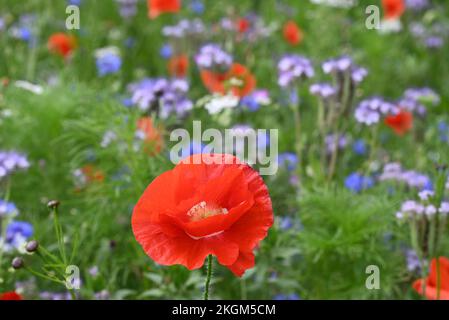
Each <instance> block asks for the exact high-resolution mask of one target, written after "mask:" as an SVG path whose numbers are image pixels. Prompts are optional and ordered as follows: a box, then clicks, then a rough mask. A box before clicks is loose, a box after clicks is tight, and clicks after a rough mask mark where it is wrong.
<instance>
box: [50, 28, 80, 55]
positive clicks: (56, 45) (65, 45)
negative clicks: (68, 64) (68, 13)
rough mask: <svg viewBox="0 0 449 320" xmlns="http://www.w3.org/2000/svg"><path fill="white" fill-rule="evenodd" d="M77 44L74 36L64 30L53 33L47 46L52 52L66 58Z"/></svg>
mask: <svg viewBox="0 0 449 320" xmlns="http://www.w3.org/2000/svg"><path fill="white" fill-rule="evenodd" d="M76 45H77V44H76V39H75V37H74V36H72V35H68V34H65V33H62V32H59V33H54V34H52V35H51V36H50V38H49V39H48V42H47V47H48V49H49V50H50V51H51V52H54V53H56V54H58V55H60V56H61V57H64V58H67V57H68V56H69V55H70V54H71V53H72V52H73V50H74V49H75V48H76Z"/></svg>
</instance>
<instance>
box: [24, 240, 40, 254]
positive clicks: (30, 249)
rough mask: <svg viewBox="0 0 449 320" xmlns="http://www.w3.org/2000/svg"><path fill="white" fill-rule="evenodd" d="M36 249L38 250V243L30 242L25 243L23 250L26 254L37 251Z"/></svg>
mask: <svg viewBox="0 0 449 320" xmlns="http://www.w3.org/2000/svg"><path fill="white" fill-rule="evenodd" d="M37 248H39V242H37V241H36V240H31V241H30V242H28V243H27V245H26V246H25V250H26V251H27V252H34V251H36V250H37Z"/></svg>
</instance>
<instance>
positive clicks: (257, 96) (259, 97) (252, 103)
mask: <svg viewBox="0 0 449 320" xmlns="http://www.w3.org/2000/svg"><path fill="white" fill-rule="evenodd" d="M270 102H271V101H270V96H269V93H268V90H255V91H253V92H252V93H251V94H249V95H247V96H245V97H243V98H242V99H241V100H240V105H241V106H242V107H245V108H247V109H248V110H250V111H257V110H259V108H260V106H261V105H268V104H269V103H270Z"/></svg>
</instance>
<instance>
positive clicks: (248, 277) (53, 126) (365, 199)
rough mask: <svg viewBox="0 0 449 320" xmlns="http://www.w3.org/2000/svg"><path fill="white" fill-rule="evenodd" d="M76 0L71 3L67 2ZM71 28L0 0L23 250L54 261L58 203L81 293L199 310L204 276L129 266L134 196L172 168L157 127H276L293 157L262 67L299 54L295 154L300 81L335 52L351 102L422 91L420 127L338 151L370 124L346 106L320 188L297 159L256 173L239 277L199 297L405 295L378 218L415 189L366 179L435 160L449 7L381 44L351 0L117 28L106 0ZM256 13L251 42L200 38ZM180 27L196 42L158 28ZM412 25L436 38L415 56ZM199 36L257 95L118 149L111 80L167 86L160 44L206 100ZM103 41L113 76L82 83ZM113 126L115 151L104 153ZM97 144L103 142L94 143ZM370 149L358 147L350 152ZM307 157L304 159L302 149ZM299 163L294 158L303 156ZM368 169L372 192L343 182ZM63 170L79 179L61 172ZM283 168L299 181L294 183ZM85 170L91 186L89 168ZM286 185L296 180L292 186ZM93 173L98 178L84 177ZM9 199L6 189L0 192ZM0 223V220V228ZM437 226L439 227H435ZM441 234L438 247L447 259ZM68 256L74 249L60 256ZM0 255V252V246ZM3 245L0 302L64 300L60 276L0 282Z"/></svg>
mask: <svg viewBox="0 0 449 320" xmlns="http://www.w3.org/2000/svg"><path fill="white" fill-rule="evenodd" d="M72 2H77V1H72ZM79 2H80V4H79V7H80V15H81V16H80V18H81V21H80V26H81V28H80V30H70V31H69V30H66V29H65V19H66V18H67V15H66V12H65V8H66V6H67V5H68V2H67V1H63V0H58V1H44V0H29V1H15V0H0V19H1V22H2V23H0V79H2V83H1V84H0V150H1V151H6V150H14V151H17V152H20V153H23V154H25V155H26V157H27V159H28V161H29V167H28V168H27V169H26V170H18V171H17V172H14V173H13V174H11V175H10V176H8V177H6V178H0V179H1V180H0V196H1V197H2V198H6V196H8V202H11V203H14V204H15V206H16V207H17V211H18V212H20V213H19V215H18V216H17V217H16V218H15V219H16V220H20V221H27V222H29V223H30V224H31V225H32V227H33V235H32V236H30V237H29V238H30V239H36V240H38V241H39V243H40V244H42V245H43V246H45V248H46V249H47V250H49V251H50V252H54V253H55V252H57V251H58V245H57V237H56V235H55V233H54V232H53V230H54V229H53V218H52V215H51V212H50V211H49V210H48V208H47V202H48V201H49V200H52V199H57V200H59V201H60V202H61V205H60V207H59V218H60V222H61V225H62V228H63V231H64V241H65V244H66V248H67V250H70V252H69V254H68V255H69V257H70V259H69V260H70V264H74V265H76V266H78V267H79V268H80V271H81V282H82V285H81V289H80V290H79V291H77V292H76V294H77V296H78V298H80V299H102V298H105V299H106V298H107V299H198V298H200V297H201V292H202V288H203V278H204V274H205V271H204V270H196V271H193V272H190V271H188V270H187V269H185V268H184V267H182V266H173V267H162V266H158V265H157V264H156V263H154V262H153V261H152V260H151V259H150V258H149V257H147V256H146V255H145V253H144V252H143V250H142V249H141V247H140V246H139V244H138V243H137V242H136V240H135V238H134V236H133V234H132V230H131V226H130V219H131V213H132V209H133V206H134V204H135V203H136V202H137V200H138V198H139V197H140V195H141V194H142V192H143V190H144V189H145V187H146V186H147V185H148V184H149V183H150V182H151V181H152V180H153V179H154V178H155V177H156V176H158V175H159V174H161V173H162V172H164V171H166V170H168V169H170V168H172V167H173V164H172V163H171V162H170V160H169V158H168V152H169V150H170V142H169V141H168V140H169V139H168V137H169V133H170V131H171V130H173V129H175V128H186V129H189V130H190V129H191V127H192V121H193V120H202V121H203V124H205V126H207V127H213V128H222V129H224V128H229V127H232V126H234V125H236V124H248V125H250V126H251V127H254V128H277V129H279V151H280V153H285V152H291V153H294V152H295V149H294V145H295V134H294V127H295V123H294V118H293V116H292V110H291V108H290V107H289V106H288V104H289V103H288V99H289V98H288V94H287V93H286V92H285V90H283V89H282V88H281V87H280V86H279V85H278V79H277V61H278V60H279V59H280V58H281V57H282V56H283V55H285V54H287V53H295V54H300V55H303V56H305V57H307V58H309V59H310V60H311V61H312V62H313V64H314V68H315V71H316V72H315V76H314V77H313V78H312V79H308V80H305V81H304V82H303V84H301V86H300V87H299V96H300V101H301V115H302V117H303V122H302V123H303V127H302V138H301V139H302V141H303V142H304V144H305V145H306V148H307V150H313V146H314V145H315V144H320V143H321V142H319V141H318V140H317V138H316V136H315V132H316V122H315V118H316V115H317V98H316V97H314V96H313V95H311V94H310V93H309V85H310V84H312V83H314V82H322V81H329V79H330V78H329V76H327V75H324V74H323V72H322V71H321V67H320V64H321V63H322V62H323V61H325V60H327V59H330V58H334V57H338V56H341V55H343V54H347V55H349V56H351V57H352V58H353V60H354V61H355V62H356V63H357V64H358V65H360V66H363V67H364V68H366V69H367V70H368V72H369V73H368V75H367V77H366V78H365V79H364V80H363V82H362V83H361V84H360V85H359V86H358V87H357V91H356V94H355V98H354V106H356V105H357V104H358V102H360V101H361V100H363V99H365V98H367V97H370V96H382V97H385V99H387V100H391V101H396V100H398V99H400V97H401V96H402V95H403V93H404V91H405V90H406V89H408V88H419V87H429V88H431V89H432V90H433V91H434V92H435V93H436V94H437V95H438V96H439V99H438V100H439V101H438V103H428V104H427V105H426V107H427V112H426V115H425V116H422V117H416V119H415V129H416V130H414V131H413V132H412V133H409V134H406V135H403V136H397V135H395V134H394V132H393V131H392V130H391V129H390V128H388V127H387V126H385V125H383V123H380V124H379V133H378V136H377V139H378V146H377V149H376V153H375V154H371V153H370V152H369V151H367V150H365V152H359V151H360V150H358V151H357V150H356V149H355V148H354V143H355V142H356V141H360V140H362V141H363V142H364V143H365V145H366V146H368V145H369V140H370V139H371V131H370V130H369V129H368V128H367V126H364V125H362V124H360V123H358V122H357V121H356V120H355V118H354V114H353V112H351V113H350V114H348V115H345V116H344V117H342V118H341V119H339V121H341V123H345V124H347V125H345V132H344V134H345V135H346V137H347V143H346V145H345V146H344V147H343V148H342V150H341V152H340V158H339V161H338V164H337V170H336V174H335V176H334V177H333V178H332V179H331V181H327V180H326V179H325V178H323V175H322V173H321V172H320V169H317V167H314V163H313V161H308V162H306V161H305V160H304V161H301V159H300V160H299V162H297V163H294V164H293V166H294V167H295V166H296V167H295V168H294V169H291V168H288V167H287V166H285V165H284V166H282V165H281V167H280V169H279V171H278V173H277V174H276V175H274V176H266V177H264V180H265V182H266V183H267V185H268V188H269V190H270V195H271V197H272V201H273V206H274V214H275V225H274V226H273V227H272V228H271V229H270V232H269V235H268V237H267V238H266V239H265V240H264V241H262V244H261V247H260V248H259V249H258V250H257V254H256V267H255V268H254V269H251V270H249V271H248V272H247V273H246V274H245V275H244V276H243V278H242V279H239V278H236V277H235V276H233V275H232V273H231V272H230V271H228V270H227V269H225V268H223V267H220V266H216V268H215V270H214V278H213V283H212V285H213V289H212V297H213V298H214V299H277V298H278V299H297V298H301V299H420V298H421V297H420V296H419V295H418V294H417V293H416V292H414V291H413V289H412V287H411V284H412V282H413V281H414V280H415V279H417V278H418V277H419V274H417V272H416V269H415V268H413V267H410V263H411V262H410V259H409V260H408V259H407V258H409V257H408V255H407V253H408V250H409V249H410V243H409V240H408V239H409V234H408V232H409V230H408V228H407V226H405V225H403V224H400V223H398V221H397V219H396V216H395V213H396V212H397V211H398V210H399V208H400V206H401V203H402V202H403V201H405V200H407V199H410V198H416V195H417V191H419V190H418V189H417V188H413V187H407V186H404V185H403V184H401V183H397V182H394V181H393V182H388V181H378V179H377V177H379V175H380V174H381V172H382V168H383V166H384V165H385V164H386V163H388V162H398V163H401V165H402V167H403V168H406V169H407V170H416V171H417V172H420V173H423V174H424V175H427V176H428V177H429V179H430V180H434V179H436V176H437V170H436V164H439V165H441V164H449V152H448V151H449V148H448V147H449V146H448V139H447V137H448V136H449V129H448V126H447V124H449V116H448V110H449V109H448V100H449V86H447V83H449V59H448V58H449V46H448V44H447V41H448V30H449V28H448V27H449V19H448V17H449V4H448V3H447V2H446V1H429V2H430V4H429V6H427V7H426V8H424V9H422V10H412V9H411V8H409V7H407V8H406V11H405V13H404V14H403V16H402V17H401V18H400V19H401V24H402V28H401V30H400V31H397V32H387V33H382V32H380V31H379V30H368V29H367V28H366V26H365V19H366V14H365V8H366V6H367V5H369V4H375V5H379V6H380V1H376V0H372V1H359V2H358V4H357V5H355V6H353V7H350V8H338V7H332V6H327V5H323V4H314V3H311V2H310V1H307V0H296V1H295V0H291V1H287V0H286V1H275V0H263V1H262V0H253V1H250V0H239V1H212V0H191V1H188V0H185V1H182V10H181V11H180V12H179V13H177V14H164V15H161V16H159V17H157V18H156V19H152V20H150V19H149V18H148V13H147V4H146V1H137V4H136V5H137V11H136V14H135V15H134V16H131V17H128V18H127V17H124V16H122V15H121V13H120V7H121V4H120V3H119V2H117V1H112V0H81V1H79ZM249 15H251V16H252V15H256V16H257V17H259V18H260V19H261V21H263V22H264V23H265V24H266V25H269V26H270V27H271V28H272V32H271V33H270V35H269V36H266V37H261V38H258V39H257V40H256V41H246V40H245V39H244V38H243V39H239V38H238V37H237V36H236V34H235V32H234V33H232V32H226V31H223V30H221V31H220V29H219V31H218V32H210V30H214V28H213V27H209V26H211V25H214V26H216V25H219V24H220V21H221V20H222V19H223V18H225V17H227V18H229V19H237V18H241V17H248V16H249ZM182 19H199V20H201V21H202V22H203V23H204V25H205V26H206V31H207V32H206V31H205V32H204V34H199V35H198V38H197V39H195V41H193V40H192V39H189V38H181V39H178V40H176V41H173V40H172V39H168V38H167V37H166V36H164V35H163V34H162V28H163V27H164V26H166V25H174V24H176V23H177V22H179V21H180V20H182ZM288 20H293V21H295V22H296V23H297V24H298V25H299V27H300V28H301V30H302V32H303V35H304V39H303V40H302V42H301V43H300V44H299V45H296V46H292V45H290V44H289V43H287V42H286V41H285V40H284V38H283V35H282V26H283V25H284V23H285V22H286V21H288ZM416 24H420V25H422V27H423V28H424V29H425V30H427V31H426V32H429V33H436V34H437V35H438V36H439V37H440V38H441V41H442V43H441V45H438V46H430V47H429V45H428V43H427V45H426V39H424V38H420V37H417V36H416V34H415V33H414V32H413V30H414V29H413V26H414V25H416ZM56 32H65V33H68V34H72V35H74V36H75V37H76V39H77V47H76V49H75V50H74V51H73V53H72V55H71V57H70V59H68V60H67V59H63V58H62V57H60V56H58V55H56V54H54V53H52V52H50V51H49V50H48V47H47V40H48V38H49V37H50V36H51V35H52V34H54V33H56ZM207 42H215V43H220V44H222V45H224V47H226V48H227V50H228V51H231V53H232V55H233V57H234V60H236V61H239V62H241V63H243V64H244V65H245V66H246V67H247V68H248V69H249V70H251V72H252V73H253V74H254V76H255V77H256V79H257V87H258V88H264V89H267V90H268V92H269V96H270V100H271V102H270V103H269V104H268V105H264V106H261V107H260V108H259V109H258V110H256V111H251V110H249V108H247V107H245V106H243V105H240V106H238V107H237V108H234V109H232V112H231V113H229V114H228V113H226V114H225V115H224V116H223V117H218V116H216V115H210V114H208V112H207V111H206V110H205V109H204V108H203V107H194V108H193V109H192V110H191V112H189V113H188V114H187V115H186V116H183V117H179V116H177V115H176V114H171V115H170V116H169V117H168V118H166V119H157V121H156V122H157V123H158V125H160V126H161V127H163V128H164V129H163V130H161V132H162V133H161V135H162V139H163V140H164V143H163V146H162V148H161V150H160V151H158V152H157V153H152V154H148V153H147V152H144V151H143V149H142V148H141V147H140V148H135V147H134V144H135V139H136V138H135V135H136V121H137V120H138V119H139V117H140V116H141V115H142V112H141V110H139V108H136V107H135V106H132V105H130V103H129V99H130V98H131V93H130V91H129V88H128V85H129V84H130V83H132V82H136V81H139V80H141V79H143V78H144V77H150V78H155V77H167V78H169V77H170V74H169V72H168V69H167V61H168V60H167V58H166V57H164V56H163V55H164V54H163V55H161V48H164V46H165V45H166V44H167V43H171V44H172V45H173V44H175V45H176V46H178V47H177V48H182V51H183V53H186V54H187V55H188V56H189V60H190V65H189V68H188V73H187V75H186V79H187V80H188V82H189V90H188V92H187V96H188V98H189V99H190V100H191V101H193V102H194V103H195V102H196V101H198V100H199V99H201V98H202V97H204V96H206V95H208V94H209V93H208V91H207V89H206V88H205V87H204V85H203V84H202V82H201V79H200V76H199V72H198V68H197V66H196V65H195V61H194V59H193V56H194V55H195V53H196V52H197V51H198V50H199V47H200V45H201V44H202V43H207ZM109 46H114V47H116V48H118V50H119V55H120V58H121V66H120V68H119V70H118V71H117V72H114V73H111V74H107V75H105V76H100V75H99V70H98V69H97V65H96V57H95V50H97V49H99V48H104V47H109ZM17 80H25V81H28V82H30V83H33V84H35V85H38V86H40V87H41V88H42V89H43V92H42V93H39V94H36V93H33V92H30V91H29V90H26V89H23V88H21V87H19V86H17V85H16V84H15V81H17ZM108 131H112V132H114V133H115V135H116V137H117V138H116V140H114V141H113V142H112V143H108V144H106V143H103V142H104V139H105V133H106V132H108ZM105 144H106V146H105ZM367 148H368V149H370V148H369V147H367ZM310 152H312V151H310ZM304 158H305V157H304ZM86 165H88V166H90V168H93V169H92V170H94V172H96V173H95V174H98V175H100V176H101V177H100V178H98V179H96V178H94V179H91V180H93V181H88V182H87V183H86V181H81V182H80V181H79V179H78V178H77V173H78V176H79V172H80V171H79V169H80V168H85V166H86ZM366 168H369V169H368V173H369V174H370V176H371V177H372V178H373V180H374V181H375V182H374V183H373V185H372V186H371V185H370V187H369V188H361V189H359V188H355V189H354V188H353V187H351V185H348V181H347V178H348V176H350V175H351V174H352V173H354V172H365V171H366V170H367V169H366ZM77 170H78V171H77ZM298 172H299V173H298ZM95 174H94V175H95ZM297 174H300V175H301V177H302V178H301V179H300V182H298V179H297ZM97 177H98V176H97ZM7 190H8V191H7ZM4 226H5V223H4V222H3V227H4ZM446 231H447V230H446ZM448 240H449V237H448V236H447V232H446V234H445V237H444V238H443V241H442V253H443V255H444V253H446V256H447V255H449V244H448ZM72 249H73V252H72ZM0 250H2V249H1V248H0ZM18 255H21V254H20V253H19V252H18V251H17V250H16V249H13V250H9V251H5V252H3V253H2V258H0V259H1V260H0V292H2V291H11V290H16V291H18V292H20V293H21V294H22V295H23V296H24V297H26V298H29V299H61V298H62V299H64V298H70V296H68V295H67V292H66V290H65V289H64V287H63V286H62V285H61V284H59V283H54V282H52V281H49V280H46V279H42V278H40V277H37V276H35V275H33V274H32V273H30V272H28V271H27V270H17V271H13V270H11V268H10V264H11V260H12V258H14V257H15V256H18ZM22 256H23V257H24V259H25V263H26V264H27V265H29V266H31V267H32V268H34V269H35V270H40V268H41V266H42V262H41V261H40V260H39V258H38V257H36V255H27V254H25V255H22ZM368 265H377V266H379V268H380V270H381V288H380V289H379V290H368V289H367V288H366V287H365V280H366V278H367V274H366V273H365V269H366V267H367V266H368Z"/></svg>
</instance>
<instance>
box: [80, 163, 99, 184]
mask: <svg viewBox="0 0 449 320" xmlns="http://www.w3.org/2000/svg"><path fill="white" fill-rule="evenodd" d="M81 172H82V173H83V174H84V176H85V177H86V180H87V182H103V181H104V173H103V172H102V171H101V170H98V169H97V168H95V167H94V166H93V165H91V164H87V165H85V166H84V167H82V168H81Z"/></svg>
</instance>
